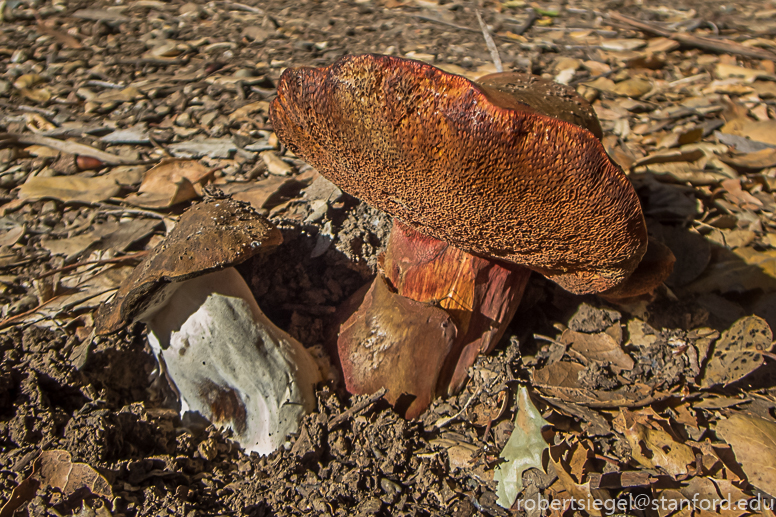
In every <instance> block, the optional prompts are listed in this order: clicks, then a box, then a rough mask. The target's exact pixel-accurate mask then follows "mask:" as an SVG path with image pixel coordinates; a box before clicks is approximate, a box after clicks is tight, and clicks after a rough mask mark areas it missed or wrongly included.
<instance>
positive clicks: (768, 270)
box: [687, 246, 776, 293]
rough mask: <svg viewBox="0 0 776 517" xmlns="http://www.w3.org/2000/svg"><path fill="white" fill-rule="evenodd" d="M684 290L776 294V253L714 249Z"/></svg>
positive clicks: (770, 250) (771, 250)
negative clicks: (773, 292)
mask: <svg viewBox="0 0 776 517" xmlns="http://www.w3.org/2000/svg"><path fill="white" fill-rule="evenodd" d="M687 289H688V290H689V291H691V292H695V293H710V292H713V291H719V292H722V293H729V292H744V291H750V290H753V289H762V290H764V291H766V292H768V291H773V290H776V250H774V249H768V250H765V251H759V250H757V249H755V248H754V247H751V246H748V247H743V248H736V249H735V250H732V251H731V250H726V249H717V250H715V253H714V254H713V259H712V262H711V264H709V266H708V267H707V268H706V271H705V272H704V273H703V275H701V277H700V278H698V279H697V280H696V281H694V282H693V283H691V284H690V285H689V286H687Z"/></svg>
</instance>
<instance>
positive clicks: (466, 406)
mask: <svg viewBox="0 0 776 517" xmlns="http://www.w3.org/2000/svg"><path fill="white" fill-rule="evenodd" d="M480 393H482V385H480V387H479V388H478V389H477V391H475V392H474V393H472V396H471V397H469V400H467V401H466V404H464V405H463V407H462V408H461V410H460V411H459V412H458V413H456V414H454V415H453V416H451V417H449V418H440V419H439V420H441V423H440V422H439V420H438V421H437V422H436V423H435V424H434V429H442V428H443V427H445V426H446V425H447V424H449V423H450V422H455V421H456V420H458V418H460V416H461V415H463V414H464V413H466V410H467V409H469V406H470V405H471V403H472V401H474V399H475V398H477V397H479V396H480Z"/></svg>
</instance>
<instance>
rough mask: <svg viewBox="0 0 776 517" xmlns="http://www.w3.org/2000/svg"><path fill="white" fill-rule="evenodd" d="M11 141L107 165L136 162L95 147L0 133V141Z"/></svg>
mask: <svg viewBox="0 0 776 517" xmlns="http://www.w3.org/2000/svg"><path fill="white" fill-rule="evenodd" d="M5 139H11V140H13V141H15V142H16V143H19V144H24V145H42V146H45V147H50V148H52V149H56V150H57V151H62V152H64V153H70V154H79V155H83V156H91V157H93V158H97V159H98V160H101V161H103V162H105V163H107V164H109V165H119V164H123V165H129V164H133V163H135V162H136V161H137V160H129V159H127V158H124V157H122V156H117V155H115V154H111V153H107V152H105V151H102V150H100V149H97V148H96V147H92V146H89V145H84V144H77V143H75V142H65V141H63V140H58V139H56V138H49V137H47V136H41V135H36V134H27V133H0V140H5Z"/></svg>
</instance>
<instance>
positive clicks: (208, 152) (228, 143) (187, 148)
mask: <svg viewBox="0 0 776 517" xmlns="http://www.w3.org/2000/svg"><path fill="white" fill-rule="evenodd" d="M168 149H169V151H170V153H171V154H172V155H173V156H175V157H178V158H201V157H203V156H207V157H209V158H229V156H231V154H232V153H233V152H235V151H236V150H237V146H236V145H234V142H232V139H231V138H206V139H203V140H189V141H187V142H179V143H176V144H172V145H170V146H169V147H168Z"/></svg>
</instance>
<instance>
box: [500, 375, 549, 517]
mask: <svg viewBox="0 0 776 517" xmlns="http://www.w3.org/2000/svg"><path fill="white" fill-rule="evenodd" d="M546 425H549V422H547V421H546V420H545V419H544V418H542V415H541V413H540V412H539V410H537V409H536V406H534V405H533V402H531V397H530V396H529V395H528V388H526V387H525V386H521V387H520V389H519V390H518V392H517V414H516V415H515V429H514V431H512V436H510V437H509V440H508V441H507V443H506V445H505V446H504V450H502V451H501V454H500V455H499V457H500V458H503V459H505V460H506V463H503V464H501V465H499V466H497V467H496V468H495V469H494V473H493V479H494V480H495V481H496V483H498V486H497V488H496V494H497V495H498V504H499V506H502V507H503V508H509V507H511V506H512V504H513V503H514V502H515V499H517V496H518V495H519V494H520V492H522V490H523V472H524V471H526V470H528V469H530V468H537V469H541V470H543V467H542V454H543V453H544V450H545V449H547V442H545V441H544V438H543V437H542V428H543V427H544V426H546Z"/></svg>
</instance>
